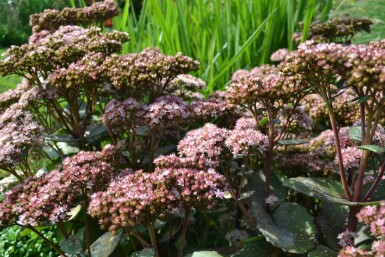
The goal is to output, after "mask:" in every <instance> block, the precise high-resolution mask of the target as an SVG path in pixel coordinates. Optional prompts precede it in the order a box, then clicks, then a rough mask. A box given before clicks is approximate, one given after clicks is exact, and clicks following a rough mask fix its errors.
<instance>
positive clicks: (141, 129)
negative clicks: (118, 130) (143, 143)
mask: <svg viewBox="0 0 385 257" xmlns="http://www.w3.org/2000/svg"><path fill="white" fill-rule="evenodd" d="M135 133H136V134H137V135H139V136H149V135H151V130H150V129H149V128H148V127H147V126H138V127H136V128H135Z"/></svg>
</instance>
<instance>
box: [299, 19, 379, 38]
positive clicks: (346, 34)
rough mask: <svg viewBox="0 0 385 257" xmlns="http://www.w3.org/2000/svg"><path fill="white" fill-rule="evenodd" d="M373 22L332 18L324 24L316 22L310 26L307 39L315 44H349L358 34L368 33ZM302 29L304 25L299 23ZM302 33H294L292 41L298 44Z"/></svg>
mask: <svg viewBox="0 0 385 257" xmlns="http://www.w3.org/2000/svg"><path fill="white" fill-rule="evenodd" d="M372 24H373V22H372V21H371V20H369V19H358V18H345V19H340V18H334V19H332V20H329V21H326V22H316V23H312V24H311V25H310V29H309V33H308V35H307V38H308V39H309V40H314V41H315V42H317V43H327V42H341V43H350V42H351V40H352V38H353V37H354V36H355V34H356V33H358V32H367V33H370V26H371V25H372ZM299 26H300V28H301V29H303V26H304V23H303V22H300V24H299ZM301 39H302V33H294V34H293V40H294V41H296V42H298V43H300V42H301Z"/></svg>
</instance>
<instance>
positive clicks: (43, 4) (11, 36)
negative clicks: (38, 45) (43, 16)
mask: <svg viewBox="0 0 385 257" xmlns="http://www.w3.org/2000/svg"><path fill="white" fill-rule="evenodd" d="M66 2H67V1H65V0H57V1H50V0H0V46H3V47H6V46H10V45H20V44H23V43H25V42H27V40H28V37H29V36H30V34H31V27H30V26H29V15H31V14H33V13H38V12H41V11H43V10H44V9H61V8H63V7H64V6H65V5H66Z"/></svg>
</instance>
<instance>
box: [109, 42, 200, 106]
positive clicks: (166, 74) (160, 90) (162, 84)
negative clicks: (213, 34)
mask: <svg viewBox="0 0 385 257" xmlns="http://www.w3.org/2000/svg"><path fill="white" fill-rule="evenodd" d="M104 65H105V67H107V71H106V72H107V76H108V78H109V79H110V81H111V82H112V85H113V86H114V88H116V89H117V90H123V92H129V93H130V95H131V96H132V97H133V98H135V99H136V100H138V101H140V100H143V99H144V98H145V97H149V100H150V101H153V100H154V99H156V98H158V97H160V96H162V95H163V94H165V92H167V91H168V90H169V88H170V86H171V87H173V85H174V84H173V83H171V81H173V80H174V79H175V78H176V77H177V76H178V75H179V74H185V73H188V72H190V71H194V70H197V69H198V68H199V63H198V62H197V61H194V60H193V59H191V58H190V57H186V56H183V55H182V54H180V53H178V54H177V55H176V56H167V55H164V54H162V53H161V52H160V51H159V50H157V49H152V48H149V49H146V50H144V51H142V52H141V53H138V54H136V53H133V54H127V55H121V56H118V55H113V56H111V57H108V58H107V59H106V61H105V64H104Z"/></svg>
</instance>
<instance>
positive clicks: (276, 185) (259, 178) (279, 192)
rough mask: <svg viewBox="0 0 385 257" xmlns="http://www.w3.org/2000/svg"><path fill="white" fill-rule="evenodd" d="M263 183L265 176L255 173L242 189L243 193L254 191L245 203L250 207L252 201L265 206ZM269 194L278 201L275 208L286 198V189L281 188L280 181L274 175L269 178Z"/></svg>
mask: <svg viewBox="0 0 385 257" xmlns="http://www.w3.org/2000/svg"><path fill="white" fill-rule="evenodd" d="M265 183H266V178H265V174H263V173H262V172H257V173H255V174H252V175H251V176H249V177H248V183H247V185H246V187H245V188H244V191H252V190H255V193H254V194H253V195H252V196H251V197H249V198H247V199H246V200H245V201H246V202H248V203H249V204H250V205H251V203H252V202H253V201H255V202H258V203H260V204H265V199H266V195H265V190H264V188H265ZM270 192H271V194H272V195H274V196H276V197H277V198H278V199H279V201H278V203H276V204H275V206H277V205H278V204H279V203H281V202H283V201H285V199H286V196H287V189H286V188H285V187H284V186H282V183H281V181H280V180H279V179H278V177H277V176H276V175H275V174H273V175H272V177H271V184H270Z"/></svg>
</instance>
